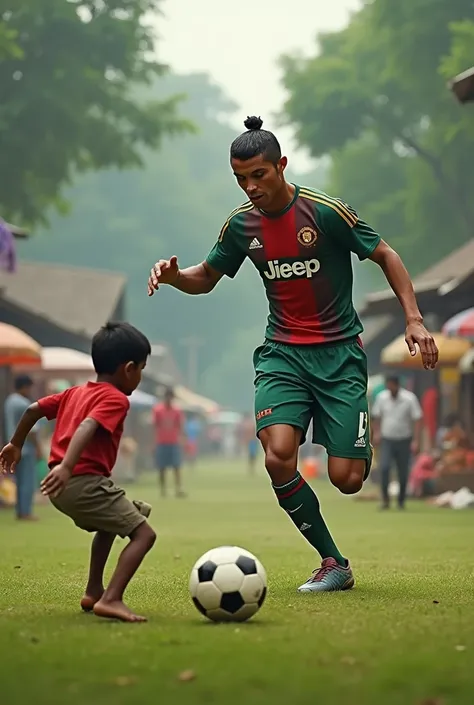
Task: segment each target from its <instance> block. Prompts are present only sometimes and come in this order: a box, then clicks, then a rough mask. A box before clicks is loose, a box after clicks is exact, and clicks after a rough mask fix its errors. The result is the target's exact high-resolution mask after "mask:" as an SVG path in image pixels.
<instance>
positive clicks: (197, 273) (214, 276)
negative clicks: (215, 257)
mask: <svg viewBox="0 0 474 705" xmlns="http://www.w3.org/2000/svg"><path fill="white" fill-rule="evenodd" d="M222 276H223V275H222V274H221V273H220V272H218V271H217V270H215V269H213V268H212V267H210V266H209V265H208V264H207V262H201V264H196V265H195V266H194V267H186V269H179V270H178V278H177V279H176V281H175V283H174V284H172V285H171V286H174V288H175V289H179V291H183V292H184V293H185V294H209V292H211V291H212V290H213V289H214V287H215V286H216V284H217V283H218V282H219V280H220V279H222Z"/></svg>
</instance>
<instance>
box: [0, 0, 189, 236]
mask: <svg viewBox="0 0 474 705" xmlns="http://www.w3.org/2000/svg"><path fill="white" fill-rule="evenodd" d="M2 4H4V3H2ZM159 4H160V3H159V0H67V1H66V0H22V2H20V3H13V4H12V3H9V4H8V6H9V9H5V8H3V9H1V10H0V154H1V155H2V177H1V184H0V186H1V187H0V207H1V212H2V215H3V216H5V217H7V218H12V219H14V218H17V219H18V220H21V221H23V222H27V223H29V224H33V223H37V222H38V221H41V220H42V219H43V218H44V216H45V212H46V210H47V209H48V207H49V206H50V205H51V204H55V205H56V207H57V208H61V207H62V208H64V206H65V205H66V204H65V202H64V200H62V199H61V193H62V189H63V187H64V186H65V185H66V184H68V183H70V182H71V181H72V178H73V176H74V175H75V174H77V173H82V172H86V171H90V170H97V169H104V168H108V167H112V166H114V167H118V168H127V167H136V166H140V165H142V163H143V159H142V152H141V149H142V147H143V146H148V147H153V148H156V147H157V146H158V145H159V144H160V141H161V138H162V136H163V135H164V134H168V133H173V132H176V131H178V130H182V129H184V128H185V127H189V124H187V123H185V122H184V121H182V120H180V119H178V118H177V114H176V108H177V100H178V99H177V98H176V97H169V98H168V99H167V100H164V101H156V100H155V101H148V102H138V101H137V99H136V91H137V88H138V87H139V86H140V85H149V84H150V83H151V82H152V81H153V80H155V78H156V76H158V75H162V74H163V72H164V71H165V67H164V66H163V65H161V64H159V63H158V62H157V61H156V60H155V59H154V58H153V51H154V43H155V36H154V33H153V30H152V29H151V27H150V26H149V24H148V23H147V22H146V18H147V17H148V16H149V15H150V14H152V13H156V12H157V11H158V9H159Z"/></svg>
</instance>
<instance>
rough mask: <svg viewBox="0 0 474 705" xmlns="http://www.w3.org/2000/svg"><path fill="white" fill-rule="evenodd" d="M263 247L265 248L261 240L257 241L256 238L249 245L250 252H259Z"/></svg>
mask: <svg viewBox="0 0 474 705" xmlns="http://www.w3.org/2000/svg"><path fill="white" fill-rule="evenodd" d="M262 247H263V245H262V243H261V242H260V240H257V238H256V237H254V239H253V240H252V242H251V243H250V245H249V250H258V249H260V248H262Z"/></svg>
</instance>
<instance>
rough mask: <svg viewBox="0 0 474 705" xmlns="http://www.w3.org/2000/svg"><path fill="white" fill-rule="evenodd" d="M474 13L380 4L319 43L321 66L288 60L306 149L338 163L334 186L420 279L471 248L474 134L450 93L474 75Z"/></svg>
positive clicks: (414, 2) (402, 0) (417, 2)
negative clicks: (473, 58) (470, 70)
mask: <svg viewBox="0 0 474 705" xmlns="http://www.w3.org/2000/svg"><path fill="white" fill-rule="evenodd" d="M471 5H472V3H471V0H453V2H450V3H446V2H444V0H399V2H397V3H393V2H391V0H374V1H373V2H372V3H370V4H366V5H365V6H364V7H363V8H362V9H361V10H360V12H358V13H357V14H356V15H355V16H354V17H353V19H352V21H351V22H350V24H349V26H348V27H346V28H345V29H343V30H342V31H340V32H336V33H332V34H328V35H322V36H320V37H319V40H318V52H317V54H316V55H315V56H314V57H311V58H309V59H304V58H301V57H285V58H284V59H283V60H282V63H283V68H284V84H285V87H286V88H287V90H288V92H289V99H288V101H287V103H286V106H285V116H286V120H287V121H288V122H292V123H293V124H295V125H296V128H297V136H298V139H299V141H300V143H301V144H302V145H305V146H307V147H309V148H310V150H311V153H312V154H313V155H314V156H317V157H319V156H322V155H328V154H329V155H330V156H331V160H332V169H331V170H330V180H329V184H328V185H329V186H332V187H337V189H338V190H339V188H340V189H341V190H340V191H339V192H340V194H341V195H342V196H343V197H345V198H346V199H347V200H350V201H352V202H353V203H354V206H355V207H357V208H358V210H360V211H361V212H362V215H363V217H364V218H366V219H367V220H369V216H370V217H371V218H373V220H374V224H376V225H377V227H378V228H379V229H380V230H381V232H382V234H384V235H386V236H387V237H388V239H389V240H390V241H393V242H394V244H396V246H397V248H398V249H399V250H400V251H401V253H402V255H403V256H404V257H405V258H406V259H407V261H408V263H409V264H411V265H412V266H411V268H412V270H413V271H414V272H416V271H419V270H420V269H423V268H425V267H426V266H428V265H429V264H430V263H431V262H432V261H434V260H436V259H437V258H439V257H441V256H443V255H444V254H446V252H448V251H449V250H450V249H452V248H453V246H455V245H457V244H461V243H462V242H464V241H465V240H467V239H468V238H469V237H471V236H472V223H473V221H474V206H473V202H472V198H470V196H469V194H470V193H472V189H473V187H474V180H473V175H472V169H471V168H470V167H469V164H470V162H472V153H473V148H474V126H473V122H472V120H471V121H470V122H469V121H468V119H467V117H466V114H465V112H464V113H463V112H462V109H461V108H460V106H458V105H457V104H456V103H455V101H454V100H453V97H452V95H451V94H450V93H449V91H448V90H447V88H446V80H447V78H448V76H447V72H448V71H451V72H452V74H451V75H453V73H456V72H457V71H458V70H459V71H460V70H462V68H467V66H461V65H460V64H462V62H463V61H464V60H465V57H466V52H467V51H468V50H469V49H468V47H469V46H470V47H471V51H472V35H471V27H470V25H471V23H470V22H468V21H467V20H465V19H464V18H465V17H468V16H469V13H470V7H471ZM448 232H449V237H440V234H441V233H448ZM434 233H435V234H436V236H435V237H434V236H433V234H434Z"/></svg>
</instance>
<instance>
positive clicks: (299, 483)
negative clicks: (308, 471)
mask: <svg viewBox="0 0 474 705" xmlns="http://www.w3.org/2000/svg"><path fill="white" fill-rule="evenodd" d="M304 484H305V480H304V479H303V478H302V477H301V475H300V473H299V472H297V473H296V475H295V476H294V478H293V479H292V480H290V481H289V482H287V483H285V484H284V485H272V487H273V490H274V492H275V494H276V496H277V497H278V499H285V498H286V497H291V495H293V494H295V492H298V490H299V489H301V487H303V485H304Z"/></svg>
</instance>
